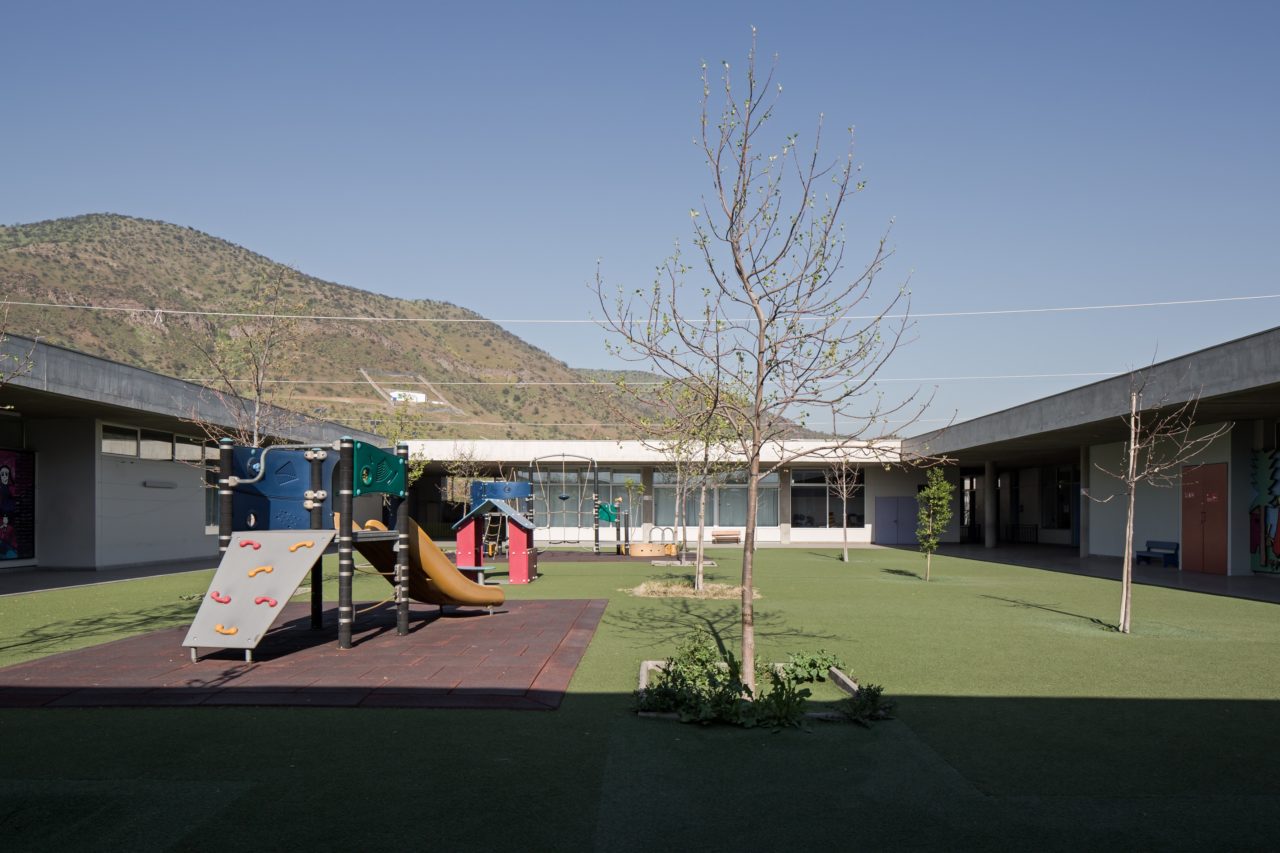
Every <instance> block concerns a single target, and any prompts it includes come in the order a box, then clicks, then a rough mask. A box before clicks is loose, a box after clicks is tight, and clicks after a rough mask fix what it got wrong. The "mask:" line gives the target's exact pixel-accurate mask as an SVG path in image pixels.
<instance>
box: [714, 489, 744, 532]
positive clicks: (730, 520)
mask: <svg viewBox="0 0 1280 853" xmlns="http://www.w3.org/2000/svg"><path fill="white" fill-rule="evenodd" d="M746 523H747V490H746V489H735V488H722V489H718V490H717V491H716V524H717V525H719V526H720V527H743V526H745V525H746Z"/></svg>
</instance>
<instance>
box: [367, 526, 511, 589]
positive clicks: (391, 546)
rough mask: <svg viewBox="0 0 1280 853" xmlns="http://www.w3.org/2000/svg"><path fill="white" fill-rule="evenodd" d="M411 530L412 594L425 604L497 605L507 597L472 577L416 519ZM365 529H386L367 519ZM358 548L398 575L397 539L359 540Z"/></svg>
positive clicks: (388, 573) (392, 578) (386, 571)
mask: <svg viewBox="0 0 1280 853" xmlns="http://www.w3.org/2000/svg"><path fill="white" fill-rule="evenodd" d="M409 524H410V525H412V526H411V527H410V529H409V597H410V598H412V599H413V600H414V601H421V602H422V603H423V604H464V605H473V606H477V607H495V606H497V605H499V604H502V603H504V602H505V601H506V600H507V597H506V595H504V594H503V592H502V590H501V589H499V588H498V587H496V586H481V585H480V584H478V583H475V582H474V581H471V580H468V579H467V577H466V575H464V574H462V572H460V571H458V568H457V566H455V565H454V564H453V561H452V560H450V559H449V558H448V557H446V556H445V554H444V551H441V550H440V546H439V545H437V544H436V543H435V542H432V541H431V537H430V536H428V535H427V532H426V531H425V530H423V529H422V528H421V527H419V526H418V523H417V522H415V521H414V520H413V519H410V520H409ZM365 529H368V530H373V529H380V530H386V527H384V526H383V525H382V523H381V522H378V521H368V522H365ZM355 546H356V550H357V551H359V552H360V554H361V555H362V556H363V557H364V558H365V559H366V560H368V561H369V562H370V563H372V564H373V567H374V568H375V569H377V570H378V572H379V573H381V575H382V576H383V577H384V578H386V579H387V580H388V581H390V582H391V583H395V577H396V552H395V543H394V542H386V541H382V542H356V543H355Z"/></svg>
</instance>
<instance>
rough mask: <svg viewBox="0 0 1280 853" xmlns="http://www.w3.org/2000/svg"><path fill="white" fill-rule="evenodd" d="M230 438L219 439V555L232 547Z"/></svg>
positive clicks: (231, 444)
mask: <svg viewBox="0 0 1280 853" xmlns="http://www.w3.org/2000/svg"><path fill="white" fill-rule="evenodd" d="M234 446H235V442H233V441H232V440H231V439H229V438H221V439H218V554H219V556H221V555H222V554H225V553H227V549H228V548H230V547H231V512H232V507H231V495H232V489H231V448H232V447H234Z"/></svg>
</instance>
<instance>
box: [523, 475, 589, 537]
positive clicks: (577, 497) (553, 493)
mask: <svg viewBox="0 0 1280 853" xmlns="http://www.w3.org/2000/svg"><path fill="white" fill-rule="evenodd" d="M530 467H532V468H533V488H534V490H535V493H536V494H537V495H538V497H539V498H540V499H541V501H542V506H543V507H545V512H546V515H547V517H546V519H545V521H544V522H543V523H542V524H540V525H539V526H541V527H545V528H546V529H547V537H548V538H547V540H546V541H547V544H548V545H578V544H580V543H581V542H582V530H583V528H585V527H594V526H596V525H597V521H596V518H595V516H596V513H597V512H598V510H597V508H596V506H597V502H598V500H599V493H600V486H599V484H600V469H599V468H598V467H597V466H596V460H594V459H592V458H591V457H590V456H578V455H576V454H573V453H555V454H551V455H549V456H539V457H538V458H536V459H534V460H533V461H532V462H531V463H530ZM584 504H585V507H584ZM534 507H535V511H536V509H537V503H536V502H535V504H534ZM584 512H585V513H586V514H587V516H586V523H585V524H584V523H583V513H584ZM557 535H558V537H559V538H557ZM597 547H598V543H597Z"/></svg>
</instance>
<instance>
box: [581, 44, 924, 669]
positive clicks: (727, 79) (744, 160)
mask: <svg viewBox="0 0 1280 853" xmlns="http://www.w3.org/2000/svg"><path fill="white" fill-rule="evenodd" d="M739 83H741V84H742V85H741V91H740V90H739V88H737V84H739ZM715 89H716V91H718V95H719V98H718V99H719V104H718V105H716V104H713V96H712V92H713V84H712V79H711V77H710V76H709V75H708V73H707V69H706V65H705V63H704V65H703V73H702V94H703V99H702V111H701V133H700V135H699V137H698V138H697V140H696V142H697V144H698V146H699V149H700V151H701V153H702V155H703V157H704V160H705V163H706V165H707V167H708V170H709V172H710V178H711V192H710V194H709V196H707V197H705V198H704V199H703V203H702V205H701V208H700V209H694V210H691V211H690V215H691V218H692V223H693V234H694V247H695V249H696V257H697V266H698V268H699V270H700V272H701V275H702V283H701V284H700V285H699V286H697V287H696V288H686V287H684V284H685V281H686V278H687V277H688V276H689V275H690V274H691V273H692V272H694V270H693V268H692V267H690V266H688V265H686V263H685V261H684V259H683V257H682V255H681V254H680V252H679V250H678V249H677V252H676V254H675V255H674V256H673V257H672V258H671V259H669V260H668V261H667V262H666V263H665V264H664V265H662V266H661V267H660V268H659V274H658V277H657V279H656V280H655V282H654V283H653V285H652V286H651V287H649V288H647V289H646V288H641V289H639V290H635V291H632V292H630V293H626V292H623V291H622V290H621V289H618V291H617V292H616V293H614V292H611V291H608V290H607V289H606V287H605V286H604V283H603V280H602V278H601V276H600V275H599V274H597V278H596V294H597V298H598V300H599V302H600V307H601V310H602V312H603V315H604V317H603V320H602V325H604V326H605V328H606V329H607V330H608V331H610V332H612V333H613V334H614V335H615V338H616V340H617V341H618V342H619V343H618V344H617V345H616V348H615V349H614V350H613V351H614V352H615V353H616V354H618V355H620V356H621V357H623V358H624V359H627V360H629V361H632V362H633V363H636V364H637V365H640V366H641V368H642V369H645V370H648V371H650V372H653V373H656V374H658V375H659V376H660V377H661V378H662V379H664V380H666V381H668V382H670V383H672V384H673V385H675V386H676V387H679V388H682V389H687V390H688V391H689V393H691V394H692V395H693V396H694V397H695V398H696V399H701V400H704V401H715V403H714V405H715V412H716V416H717V417H718V418H720V419H722V420H723V421H724V423H725V424H726V425H727V428H728V430H729V431H730V433H731V434H732V436H733V440H732V443H733V451H734V453H733V455H734V456H736V457H737V459H738V462H739V465H740V466H742V467H744V468H745V469H746V472H745V473H746V475H747V476H746V485H747V496H746V497H747V507H746V524H745V529H746V535H745V537H744V544H743V556H742V605H741V613H742V654H741V661H742V669H743V674H744V681H745V682H746V687H747V688H748V689H749V690H751V691H753V692H754V690H755V662H756V648H755V646H756V636H755V611H754V603H753V599H754V567H755V560H754V557H755V547H756V526H757V514H758V498H759V494H760V484H761V481H762V480H763V479H764V478H765V477H767V476H769V475H770V474H771V473H773V472H775V471H777V470H778V469H779V468H781V467H783V466H785V465H789V464H790V463H791V462H793V461H795V460H796V459H798V458H800V457H801V456H803V455H809V454H813V453H816V452H820V451H821V450H823V449H824V448H825V449H827V450H831V451H837V450H840V449H843V448H847V447H850V446H853V445H856V444H859V443H862V442H868V441H870V442H874V441H875V440H877V439H879V438H883V437H888V436H891V435H894V434H896V432H897V431H896V430H894V429H891V428H890V427H889V426H888V420H889V419H890V418H899V422H900V423H906V424H910V423H911V422H913V421H914V419H915V418H918V417H919V414H920V411H922V410H923V407H922V406H921V407H920V408H919V410H917V408H916V405H915V395H914V394H911V395H907V396H906V397H905V398H904V399H901V400H899V401H897V402H890V401H887V400H886V399H885V398H884V396H883V393H882V390H881V388H880V387H878V386H877V385H876V379H877V377H878V375H879V374H880V371H881V370H882V368H883V367H884V365H885V364H886V363H887V362H888V361H889V359H890V357H891V356H892V355H893V353H894V351H895V350H896V349H897V347H898V345H899V344H900V343H901V342H902V341H903V339H904V336H905V333H906V330H907V328H908V321H907V319H906V316H907V311H906V308H907V303H908V302H909V297H908V294H907V291H906V288H905V286H894V287H892V288H890V289H889V291H888V294H887V299H886V300H884V302H883V303H882V304H880V305H876V304H875V303H874V302H873V294H872V286H873V284H874V283H875V281H876V279H877V277H878V276H879V274H880V272H881V270H882V268H883V266H884V263H885V260H886V258H887V257H888V256H889V254H890V252H889V250H888V248H887V246H886V240H887V236H881V237H880V238H878V239H877V240H876V241H874V242H873V248H872V250H871V251H870V252H869V256H868V257H867V258H866V259H865V260H864V261H863V262H861V263H858V264H857V265H856V266H854V267H853V268H852V269H851V270H848V269H846V263H847V262H846V258H845V248H846V238H845V232H844V225H843V222H844V220H843V216H842V210H843V208H844V205H845V203H846V202H848V201H849V200H850V199H851V198H852V197H853V196H854V195H856V194H857V193H858V192H860V191H861V190H862V189H863V188H864V186H865V184H864V182H863V181H862V180H861V178H860V175H859V172H860V166H859V165H858V164H857V162H856V161H855V160H854V152H853V145H852V143H853V136H852V128H850V134H849V147H848V150H847V151H846V152H845V153H844V154H842V155H841V156H840V157H839V158H837V159H836V160H834V161H832V162H828V161H826V160H824V159H823V155H822V130H823V120H822V118H821V117H819V120H818V128H817V131H816V132H815V134H814V135H813V138H812V141H811V142H810V143H808V144H806V146H805V147H804V149H803V150H802V148H801V145H800V138H799V136H798V134H794V133H791V134H786V135H784V136H783V138H782V142H781V144H779V145H776V146H774V147H768V146H766V143H765V142H764V140H763V138H762V137H763V135H764V131H765V129H766V127H767V126H769V123H770V121H771V120H772V119H773V116H774V108H775V105H776V103H777V98H778V96H779V95H780V93H781V86H780V85H779V84H777V83H776V82H775V80H774V78H773V71H772V69H771V70H769V71H768V72H765V73H761V72H760V71H759V70H758V69H757V67H756V45H755V35H754V30H753V34H752V44H751V49H750V51H749V53H748V55H747V63H746V68H745V70H744V72H743V73H742V77H741V78H735V77H734V76H733V75H732V74H731V71H730V66H729V63H727V62H726V63H723V68H722V74H721V77H720V82H719V85H718V86H717V87H715ZM641 401H642V402H643V397H642V398H641ZM908 408H909V409H910V410H911V411H910V414H909V416H907V417H905V418H900V417H899V416H900V415H901V414H902V413H903V412H904V411H906V410H907V409H908ZM817 411H821V412H828V411H834V412H835V413H836V414H837V415H838V416H840V417H841V418H842V419H843V420H845V421H847V422H849V424H850V425H851V426H850V428H849V429H848V430H847V431H846V432H845V433H844V434H843V435H842V436H840V437H838V438H835V439H833V440H832V441H831V442H830V443H827V444H825V445H823V446H821V447H809V448H806V449H805V450H804V451H803V452H801V451H798V450H796V449H795V448H794V447H793V446H789V445H787V444H786V443H785V440H786V439H788V438H791V437H795V435H796V428H797V425H800V426H803V424H804V422H805V420H806V418H808V417H809V416H810V414H811V413H813V412H817ZM766 448H767V449H768V450H769V453H768V454H766V452H765V451H766ZM766 456H767V461H766Z"/></svg>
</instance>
